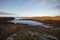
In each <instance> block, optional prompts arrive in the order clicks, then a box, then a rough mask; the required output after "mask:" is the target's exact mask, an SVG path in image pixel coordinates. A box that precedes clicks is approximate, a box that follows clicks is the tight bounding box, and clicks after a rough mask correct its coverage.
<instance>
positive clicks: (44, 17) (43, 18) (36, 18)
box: [29, 16, 60, 20]
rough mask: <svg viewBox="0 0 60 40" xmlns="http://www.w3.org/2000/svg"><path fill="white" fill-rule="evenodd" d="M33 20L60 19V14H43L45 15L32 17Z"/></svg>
mask: <svg viewBox="0 0 60 40" xmlns="http://www.w3.org/2000/svg"><path fill="white" fill-rule="evenodd" d="M29 19H33V20H60V16H53V17H52V16H43V17H30V18H29Z"/></svg>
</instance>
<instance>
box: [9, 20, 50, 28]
mask: <svg viewBox="0 0 60 40" xmlns="http://www.w3.org/2000/svg"><path fill="white" fill-rule="evenodd" d="M10 22H13V23H15V24H16V23H22V24H28V25H32V26H43V27H45V28H50V26H47V25H44V24H43V23H41V22H37V21H32V20H18V19H14V20H12V21H10Z"/></svg>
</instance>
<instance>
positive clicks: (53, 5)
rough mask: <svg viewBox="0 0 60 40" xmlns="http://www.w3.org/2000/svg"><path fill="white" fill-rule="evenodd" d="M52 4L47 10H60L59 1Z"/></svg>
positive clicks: (56, 0)
mask: <svg viewBox="0 0 60 40" xmlns="http://www.w3.org/2000/svg"><path fill="white" fill-rule="evenodd" d="M52 2H53V4H51V6H50V7H49V8H52V9H60V0H53V1H52Z"/></svg>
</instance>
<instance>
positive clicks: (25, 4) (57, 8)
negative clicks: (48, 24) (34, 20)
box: [0, 0, 60, 17]
mask: <svg viewBox="0 0 60 40" xmlns="http://www.w3.org/2000/svg"><path fill="white" fill-rule="evenodd" d="M6 14H9V15H10V14H11V15H13V14H14V15H15V16H24V17H25V16H26V17H27V16H60V0H0V15H6ZM7 16H8V15H7Z"/></svg>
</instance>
